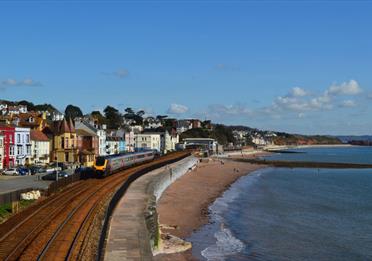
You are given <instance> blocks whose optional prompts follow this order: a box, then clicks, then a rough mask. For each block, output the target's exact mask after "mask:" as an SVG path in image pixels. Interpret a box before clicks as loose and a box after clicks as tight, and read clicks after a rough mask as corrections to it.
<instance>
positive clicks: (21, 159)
mask: <svg viewBox="0 0 372 261" xmlns="http://www.w3.org/2000/svg"><path fill="white" fill-rule="evenodd" d="M14 145H15V146H14V148H15V159H16V165H18V166H21V165H25V164H30V163H31V161H30V160H31V139H30V129H29V128H21V127H15V142H14Z"/></svg>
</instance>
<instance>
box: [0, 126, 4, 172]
mask: <svg viewBox="0 0 372 261" xmlns="http://www.w3.org/2000/svg"><path fill="white" fill-rule="evenodd" d="M3 157H4V135H3V133H2V132H1V131H0V170H1V169H3Z"/></svg>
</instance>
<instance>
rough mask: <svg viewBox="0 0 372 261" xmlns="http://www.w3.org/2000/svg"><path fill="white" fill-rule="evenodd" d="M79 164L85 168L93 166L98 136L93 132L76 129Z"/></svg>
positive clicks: (97, 151)
mask: <svg viewBox="0 0 372 261" xmlns="http://www.w3.org/2000/svg"><path fill="white" fill-rule="evenodd" d="M76 135H77V147H78V151H79V162H80V164H82V165H83V166H85V167H91V166H93V163H94V160H95V158H96V155H98V153H99V139H98V135H97V134H96V133H95V132H94V131H93V130H90V129H88V130H86V129H78V128H76Z"/></svg>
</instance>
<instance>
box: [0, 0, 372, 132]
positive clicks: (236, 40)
mask: <svg viewBox="0 0 372 261" xmlns="http://www.w3.org/2000/svg"><path fill="white" fill-rule="evenodd" d="M371 13H372V1H368V0H366V1H332V0H328V1H265V0H261V1H260V0H258V1H243V0H242V1H227V0H226V1H207V0H205V1H203V0H200V1H193V0H190V1H186V0H185V1H177V0H174V1H140V0H139V1H124V0H123V1H120V0H117V1H84V0H83V1H68V0H67V1H56V0H55V1H52V0H50V1H48V0H45V1H32V0H31V1H17V0H13V1H4V0H0V99H7V100H23V99H26V100H29V101H31V102H34V103H52V104H53V105H55V106H56V107H57V108H58V109H59V110H61V111H64V109H65V107H66V106H67V105H68V104H73V105H78V106H79V107H80V108H81V109H82V110H83V112H84V113H89V112H90V111H92V110H102V109H103V108H105V106H106V105H111V106H114V107H116V108H117V109H119V110H120V111H124V109H125V108H127V107H132V108H135V109H144V110H145V111H146V112H147V113H148V114H152V115H158V114H169V115H170V116H171V117H176V118H193V117H198V118H201V119H203V120H204V119H211V120H213V121H214V122H218V123H225V124H234V125H247V126H250V127H256V128H260V129H265V130H275V131H287V132H292V133H302V134H332V135H352V134H353V135H362V134H372V117H371V114H372V106H371V103H372V15H371Z"/></svg>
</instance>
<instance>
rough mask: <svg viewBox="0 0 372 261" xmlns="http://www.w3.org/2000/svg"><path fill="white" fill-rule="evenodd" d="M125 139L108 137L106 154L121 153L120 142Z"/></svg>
mask: <svg viewBox="0 0 372 261" xmlns="http://www.w3.org/2000/svg"><path fill="white" fill-rule="evenodd" d="M121 139H123V138H119V137H113V136H107V137H106V154H107V155H114V154H119V152H120V140H121Z"/></svg>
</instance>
